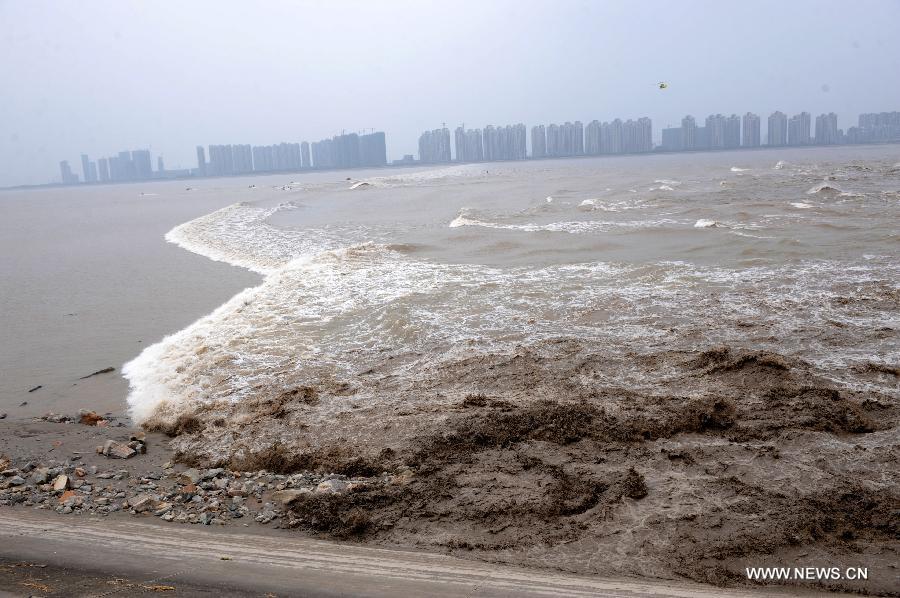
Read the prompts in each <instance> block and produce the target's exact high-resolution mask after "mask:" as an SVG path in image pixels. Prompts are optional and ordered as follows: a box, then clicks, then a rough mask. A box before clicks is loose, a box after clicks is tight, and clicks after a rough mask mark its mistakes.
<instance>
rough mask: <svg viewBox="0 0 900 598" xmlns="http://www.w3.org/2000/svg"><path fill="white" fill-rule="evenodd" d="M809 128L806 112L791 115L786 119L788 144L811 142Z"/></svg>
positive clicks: (808, 117) (808, 118) (806, 143)
mask: <svg viewBox="0 0 900 598" xmlns="http://www.w3.org/2000/svg"><path fill="white" fill-rule="evenodd" d="M809 129H810V116H809V113H808V112H801V113H800V114H797V115H794V116H792V117H791V118H790V120H789V121H788V140H787V143H788V145H809V144H810V143H811V142H812V139H811V137H810V131H809Z"/></svg>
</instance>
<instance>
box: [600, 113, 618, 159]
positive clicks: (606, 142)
mask: <svg viewBox="0 0 900 598" xmlns="http://www.w3.org/2000/svg"><path fill="white" fill-rule="evenodd" d="M623 148H624V139H623V132H622V121H621V120H619V119H618V118H617V119H615V120H614V121H612V122H608V123H607V122H605V123H602V124H601V125H600V153H601V154H621V153H622V151H623Z"/></svg>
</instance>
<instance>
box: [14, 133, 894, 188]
mask: <svg viewBox="0 0 900 598" xmlns="http://www.w3.org/2000/svg"><path fill="white" fill-rule="evenodd" d="M885 145H898V146H900V140H898V141H884V142H873V143H837V144H831V145H777V146H775V145H760V146H756V147H730V148H721V149H693V150H663V149H654V150H653V151H650V152H633V153H621V154H581V155H577V156H543V157H540V158H533V157H531V156H528V157H526V158H524V159H522V160H482V161H480V162H468V161H467V162H458V161H456V160H453V161H451V162H411V163H403V164H386V165H385V166H354V167H350V168H301V169H299V170H267V171H252V172H242V173H236V174H223V175H202V176H193V175H191V176H183V177H172V178H163V177H160V178H152V179H141V180H138V181H105V182H99V181H98V182H96V183H82V182H79V183H75V184H70V183H37V184H33V185H12V186H8V187H0V191H17V190H26V189H55V188H58V187H100V186H108V185H129V184H135V183H158V182H172V181H203V180H208V179H233V178H240V177H244V178H247V177H258V176H270V175H275V174H309V173H316V172H353V171H360V170H388V169H395V168H397V169H402V168H415V167H426V166H431V167H441V166H461V165H464V164H506V163H510V162H543V161H548V160H580V159H587V158H619V157H626V156H658V155H667V156H668V155H672V154H712V153H715V154H720V153H727V152H754V151H763V150H785V149H813V148H841V147H878V146H885Z"/></svg>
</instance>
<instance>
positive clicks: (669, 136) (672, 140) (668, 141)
mask: <svg viewBox="0 0 900 598" xmlns="http://www.w3.org/2000/svg"><path fill="white" fill-rule="evenodd" d="M662 149H664V150H665V151H667V152H679V151H681V150H683V149H684V146H683V144H682V140H681V127H667V128H665V129H663V130H662Z"/></svg>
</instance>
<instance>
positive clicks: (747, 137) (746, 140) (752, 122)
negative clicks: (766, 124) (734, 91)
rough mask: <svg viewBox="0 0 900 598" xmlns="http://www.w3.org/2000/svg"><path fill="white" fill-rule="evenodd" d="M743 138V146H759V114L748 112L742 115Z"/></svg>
mask: <svg viewBox="0 0 900 598" xmlns="http://www.w3.org/2000/svg"><path fill="white" fill-rule="evenodd" d="M742 128H743V140H742V145H743V146H744V147H759V140H760V137H759V116H758V115H756V114H753V113H752V112H748V113H747V114H745V115H744V119H743V123H742Z"/></svg>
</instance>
